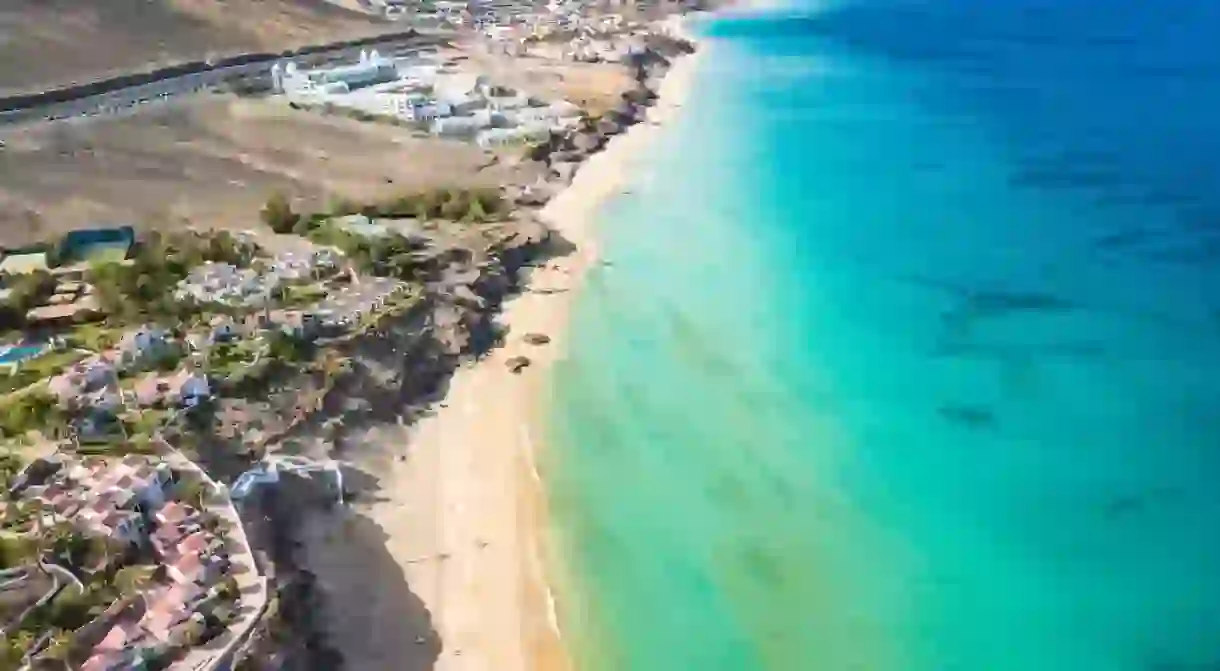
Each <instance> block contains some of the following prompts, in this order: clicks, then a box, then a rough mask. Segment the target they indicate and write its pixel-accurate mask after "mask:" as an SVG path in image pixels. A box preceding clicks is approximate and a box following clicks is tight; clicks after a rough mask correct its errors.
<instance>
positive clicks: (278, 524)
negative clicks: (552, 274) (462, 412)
mask: <svg viewBox="0 0 1220 671" xmlns="http://www.w3.org/2000/svg"><path fill="white" fill-rule="evenodd" d="M692 50H693V47H692V45H690V44H688V43H685V42H681V41H677V40H672V39H669V38H657V40H656V41H654V43H652V44H651V45H650V48H649V50H648V51H647V53H646V54H644V55H643V56H641V57H640V58H639V59H638V60H637V61H636V62H633V63H631V64H629V66H630V67H632V68H633V71H634V72H635V76H636V80H637V83H638V86H637V87H636V88H635V89H634V90H632V91H630V92H628V93H626V94H624V95H623V98H622V104H621V105H620V106H619V107H618V108H617V109H615V110H614V111H612V112H610V113H609V114H607V115H605V116H603V117H602V118H599V119H590V120H588V122H587V123H586V124H584V125H583V126H582V127H581V128H579V129H576V130H574V131H570V132H567V133H562V134H559V133H557V134H554V135H553V136H552V138H551V139H550V141H548V142H546V143H543V144H541V145H539V146H536V147H533V148H531V150H530V152H529V156H528V158H529V159H531V160H535V161H539V162H542V163H545V164H546V165H547V166H548V167H549V168H550V170H551V175H550V177H549V178H548V180H547V181H546V183H545V184H538V185H534V187H541V188H533V187H531V188H525V189H509V191H510V193H512V192H515V198H516V200H517V203H518V204H519V205H520V206H521V207H522V209H521V211H519V213H518V216H517V217H516V218H515V219H514V220H513V221H512V222H507V223H505V224H503V225H500V226H495V227H492V228H490V229H482V230H480V231H478V232H477V234H475V235H473V236H458V237H460V238H462V239H461V240H449V241H446V242H444V243H441V242H437V241H435V240H434V245H433V247H432V250H433V254H434V256H433V263H432V264H431V265H430V267H431V270H430V271H429V273H428V274H427V276H426V277H425V278H423V279H424V283H425V286H426V287H427V289H426V292H425V294H424V296H423V298H422V299H421V300H419V301H418V302H417V303H416V304H415V305H414V306H413V307H412V308H411V309H409V310H408V311H406V312H405V313H403V314H400V315H398V316H395V317H392V318H387V319H384V320H383V321H382V322H381V323H379V324H377V325H376V326H375V327H374V328H371V329H369V330H368V331H367V332H366V333H364V334H363V335H361V336H359V337H357V338H353V339H352V340H350V341H348V342H344V343H340V344H337V345H336V347H337V348H338V350H339V351H340V352H341V353H342V354H343V355H344V356H345V357H346V358H347V360H348V361H349V362H350V363H349V366H348V368H347V370H346V372H344V373H342V374H341V375H339V376H337V377H336V378H334V379H333V384H331V385H330V387H329V390H328V391H327V392H326V394H325V396H324V397H323V400H322V402H321V403H320V405H319V407H318V408H317V410H316V411H314V412H312V413H310V414H309V416H308V417H307V418H306V419H304V420H303V421H301V422H298V423H296V424H295V425H293V426H292V428H291V429H289V430H287V431H284V432H283V433H281V434H279V435H278V436H277V437H276V440H275V444H274V445H271V446H269V449H274V450H279V451H281V452H285V453H298V454H306V455H309V456H312V457H334V458H337V459H341V460H345V461H346V460H348V459H352V460H355V459H356V458H358V457H361V456H367V455H359V454H354V453H353V450H359V449H362V448H360V447H355V446H354V443H355V442H357V441H350V440H349V437H351V436H354V435H357V434H359V433H361V432H364V431H368V430H369V429H370V428H375V427H377V426H379V425H381V426H401V425H403V424H410V423H412V422H414V421H415V420H416V419H418V418H419V417H421V416H422V415H424V414H425V413H427V412H428V409H429V407H430V406H431V405H432V404H433V403H436V402H440V401H441V399H443V398H444V395H445V392H446V388H447V384H448V382H449V380H450V378H451V376H452V375H453V373H454V371H455V370H456V369H457V368H458V367H459V366H460V365H462V363H463V362H466V361H470V360H475V359H479V358H481V357H482V356H484V355H485V354H486V353H487V352H488V351H490V350H491V349H493V348H494V347H496V346H497V345H498V344H499V343H501V342H502V340H503V338H504V336H505V335H506V334H505V333H504V332H503V329H502V327H501V326H500V325H498V324H497V322H496V315H497V314H498V312H499V310H500V307H501V305H502V304H503V302H504V301H505V299H507V298H509V297H511V296H512V295H514V294H515V293H517V292H520V291H523V290H527V289H526V288H525V285H526V283H527V281H528V270H529V268H530V267H531V266H534V265H539V264H542V263H545V262H546V261H547V259H549V258H553V257H556V256H561V255H564V254H567V253H569V252H570V251H571V250H572V246H571V244H570V243H568V242H567V241H565V240H564V239H563V238H562V237H561V236H560V235H558V234H557V233H556V232H554V231H552V230H550V229H548V228H547V227H546V226H545V225H544V224H542V223H541V222H539V221H538V220H537V219H536V218H535V214H536V212H537V210H536V208H537V207H539V206H541V205H543V204H544V203H545V201H546V200H547V199H549V198H550V197H551V196H553V195H554V193H556V192H557V191H558V189H560V188H562V186H564V185H565V184H566V183H567V182H568V180H569V179H570V177H571V173H572V172H574V171H575V169H576V167H578V166H579V164H580V163H582V162H583V161H584V160H586V159H587V158H588V157H589V156H591V155H592V154H593V153H595V152H597V151H599V150H600V149H601V148H602V147H604V146H605V144H606V142H607V141H608V140H609V139H610V138H611V137H613V136H614V135H616V134H618V133H619V132H621V131H622V130H623V129H624V128H625V127H627V126H630V125H632V124H635V123H639V122H642V121H643V120H644V118H645V111H646V110H645V108H646V107H647V106H649V105H651V104H652V103H653V101H655V99H656V94H655V91H654V89H653V86H654V85H655V82H656V81H657V80H658V79H659V77H660V76H661V75H663V74H664V72H665V70H666V69H667V68H668V66H669V64H670V61H671V59H672V58H674V57H676V56H679V55H681V54H685V53H690V52H691V51H692ZM563 166H568V167H563ZM314 383H315V381H313V380H309V379H306V380H303V381H302V382H301V383H300V384H299V385H289V386H291V387H293V388H294V390H293V393H297V394H299V393H301V391H302V388H303V387H305V386H308V385H311V384H314ZM344 479H345V490H346V494H347V496H348V497H349V498H361V497H375V496H376V492H377V486H378V485H377V477H376V474H375V473H363V472H360V471H357V470H354V469H350V468H345V470H344ZM288 480H289V481H288V482H287V483H286V484H285V485H281V486H280V487H278V488H277V489H275V490H274V491H266V492H263V493H262V494H261V495H260V496H259V497H256V498H257V500H256V501H253V502H251V503H250V504H249V505H248V510H247V515H246V516H247V518H248V519H249V520H250V524H251V538H252V539H253V542H254V543H255V544H256V545H259V546H261V547H262V548H263V551H264V552H265V556H266V558H267V564H268V568H269V570H270V571H271V572H272V573H273V574H274V576H275V580H274V584H275V589H276V593H277V599H276V603H275V605H274V607H273V609H272V610H271V611H270V612H269V616H268V617H267V618H266V619H265V621H264V622H263V623H262V624H261V626H260V628H259V630H258V631H257V632H256V634H255V635H254V636H253V637H252V639H251V642H250V644H249V645H248V646H247V648H246V650H245V651H244V654H243V655H242V656H241V657H240V659H239V662H238V664H237V665H236V667H235V668H238V669H247V670H252V669H302V670H305V669H310V670H312V669H318V670H323V669H325V670H327V671H331V670H334V669H338V668H341V667H342V658H341V655H339V653H338V652H337V651H335V650H334V649H333V648H331V647H329V646H328V645H327V642H326V635H325V629H326V625H325V622H323V621H322V616H321V615H320V613H322V612H323V611H324V607H323V605H324V604H323V602H322V601H321V599H324V594H323V593H322V592H320V591H319V590H318V589H316V582H315V577H314V575H313V574H312V573H311V572H310V571H309V569H308V562H309V559H308V558H307V557H305V556H304V553H303V549H302V542H301V538H302V537H301V536H300V532H301V530H302V529H303V528H304V527H306V526H307V524H306V523H305V521H306V519H307V518H308V517H309V515H310V514H311V512H310V511H311V510H318V509H319V508H326V507H329V508H331V512H330V513H329V514H335V515H343V516H344V517H343V519H342V521H343V534H344V540H345V543H347V548H346V551H347V552H348V553H349V554H350V562H348V563H349V564H350V566H351V567H352V569H351V570H355V571H364V572H367V573H369V574H376V575H378V576H380V578H379V580H378V589H379V591H382V592H383V594H382V595H381V598H383V599H384V598H391V600H393V601H394V602H395V603H396V604H398V608H399V612H397V613H395V617H396V618H397V619H398V620H400V621H401V622H402V627H403V630H402V636H403V637H406V638H408V639H413V640H414V641H415V643H416V644H418V646H419V649H420V653H421V654H420V655H419V657H418V658H416V659H412V660H402V662H401V664H400V668H401V669H402V670H403V671H416V670H419V671H424V670H426V669H431V668H433V663H434V662H435V660H436V658H437V656H438V655H439V654H440V650H441V646H442V642H441V641H440V640H439V637H438V635H437V634H436V632H435V630H433V629H432V627H431V624H430V616H429V614H428V611H427V609H426V608H425V607H424V604H423V602H422V601H421V600H420V599H419V598H418V597H417V596H415V595H414V594H413V593H412V592H411V590H410V587H409V586H408V585H407V584H406V583H405V581H404V580H403V578H402V575H401V571H400V570H399V569H398V566H397V564H396V563H395V561H394V559H393V558H392V557H390V556H389V555H388V553H387V552H386V550H385V548H384V540H383V537H384V534H383V533H382V532H381V531H380V529H378V528H376V525H374V524H373V523H372V522H370V521H368V520H367V519H364V518H362V517H359V516H358V515H354V514H350V513H348V512H345V511H337V510H336V509H334V508H333V493H331V492H327V491H325V487H324V486H321V485H319V483H317V482H306V481H304V480H295V479H292V478H289V479H288ZM386 595H392V597H387V596H386ZM353 615H356V614H353Z"/></svg>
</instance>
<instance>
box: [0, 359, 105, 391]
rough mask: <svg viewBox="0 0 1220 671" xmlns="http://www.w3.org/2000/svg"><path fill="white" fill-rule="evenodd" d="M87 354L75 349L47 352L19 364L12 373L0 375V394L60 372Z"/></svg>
mask: <svg viewBox="0 0 1220 671" xmlns="http://www.w3.org/2000/svg"><path fill="white" fill-rule="evenodd" d="M86 356H87V355H86V354H84V353H82V352H78V351H76V350H65V351H62V352H47V353H46V354H43V355H42V356H38V357H35V358H33V359H30V360H29V361H26V362H24V363H23V364H21V367H20V368H18V369H17V371H16V372H15V373H13V374H12V375H8V376H4V377H0V394H9V393H12V392H14V391H17V390H20V389H25V388H26V387H28V386H30V385H32V384H34V383H36V382H38V381H40V380H46V379H48V378H51V377H54V376H55V375H58V374H59V373H61V372H62V371H63V370H64V369H65V368H67V367H68V366H70V365H72V364H74V363H76V362H77V361H80V360H81V359H84V358H85V357H86Z"/></svg>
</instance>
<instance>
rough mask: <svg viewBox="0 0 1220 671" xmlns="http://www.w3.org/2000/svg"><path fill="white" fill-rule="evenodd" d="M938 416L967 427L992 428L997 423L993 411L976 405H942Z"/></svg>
mask: <svg viewBox="0 0 1220 671" xmlns="http://www.w3.org/2000/svg"><path fill="white" fill-rule="evenodd" d="M939 412H940V416H941V417H942V418H944V419H945V420H946V421H948V422H951V423H953V424H957V425H958V426H963V427H965V428H968V429H992V428H995V426H996V424H997V419H996V416H995V413H994V412H992V411H991V410H989V409H987V408H984V407H982V406H977V405H957V404H950V405H942V406H941V407H940V410H939Z"/></svg>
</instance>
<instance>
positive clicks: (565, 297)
mask: <svg viewBox="0 0 1220 671" xmlns="http://www.w3.org/2000/svg"><path fill="white" fill-rule="evenodd" d="M698 55H699V52H698V51H696V52H695V53H693V54H690V55H686V56H681V57H678V58H675V59H674V60H673V62H672V64H671V66H670V67H669V69H668V70H667V71H666V73H665V75H664V77H663V79H662V80H661V83H660V85H659V87H658V90H657V94H658V97H657V100H656V101H655V103H654V105H653V106H651V107H650V108H649V109H648V110H647V113H646V119H645V120H644V121H642V122H641V123H637V124H635V125H632V126H631V127H629V128H628V129H626V130H625V131H624V132H623V133H622V134H621V135H618V136H616V137H614V138H613V139H611V140H610V141H609V142H608V143H607V145H606V147H605V148H604V149H603V150H602V151H600V152H597V153H596V154H593V155H591V156H590V157H589V158H588V159H587V160H586V161H585V162H584V163H583V164H582V165H581V166H580V168H579V169H578V170H577V171H576V174H575V176H574V178H573V180H572V182H571V184H569V185H568V186H567V187H566V188H564V189H563V190H562V191H560V192H559V193H558V194H557V195H556V196H555V197H554V198H552V199H551V200H550V201H549V202H548V203H547V204H546V205H545V207H543V209H542V211H541V212H540V213H539V217H540V219H541V220H542V221H544V222H545V223H546V224H547V225H548V226H550V227H551V228H552V229H554V230H555V232H556V233H557V234H558V235H559V236H560V237H561V238H563V239H564V240H566V241H568V242H570V243H571V244H572V245H573V246H574V247H575V249H574V251H572V252H571V253H569V254H567V255H565V256H559V257H555V258H552V259H550V260H548V261H546V262H545V263H544V264H542V265H540V266H539V267H537V268H534V269H532V270H531V271H530V274H529V277H528V278H526V281H525V282H524V283H523V284H524V288H523V291H522V293H521V294H520V295H518V296H516V297H513V298H511V299H510V300H508V301H506V302H505V304H504V306H503V309H502V310H501V312H500V314H499V317H498V319H497V321H498V322H499V323H500V324H502V325H503V326H505V327H507V328H508V330H509V332H508V336H507V339H506V342H505V344H504V345H503V346H502V347H500V348H498V349H495V350H493V351H491V352H490V353H489V354H488V355H487V356H486V357H485V358H483V359H482V360H480V361H477V362H473V363H468V364H465V365H463V366H462V367H461V368H459V369H458V370H457V371H456V372H455V373H454V375H453V378H452V380H451V381H450V383H449V389H448V393H446V394H445V395H444V398H443V399H442V400H441V401H440V402H439V403H438V404H437V405H436V406H435V407H434V410H435V412H434V414H432V415H431V416H429V417H426V418H424V419H422V420H420V421H419V422H418V423H416V424H415V425H413V426H409V427H403V428H402V429H401V430H400V431H395V432H394V435H393V436H385V437H384V438H383V439H382V440H384V441H394V442H398V441H401V442H402V443H406V444H407V445H408V449H407V456H406V457H405V458H402V457H400V458H397V459H395V458H390V457H387V458H385V459H383V460H379V461H378V463H376V464H375V467H376V474H375V475H376V477H377V478H378V479H379V480H380V481H381V487H380V491H379V493H378V495H379V498H378V499H376V500H374V501H373V502H371V503H368V504H357V505H356V507H357V508H358V509H359V513H360V514H362V515H364V516H365V517H367V518H368V520H370V521H371V522H372V523H373V524H375V525H376V526H377V527H379V528H380V530H381V531H382V534H383V538H384V544H385V552H386V553H387V554H388V556H389V558H391V559H392V562H393V564H396V565H397V567H398V568H400V569H401V571H402V573H403V575H404V576H405V578H406V582H407V584H408V585H409V586H410V589H411V591H412V592H413V593H414V594H415V595H418V598H419V601H421V602H422V606H423V607H424V608H425V609H426V611H427V614H428V616H429V620H430V627H431V629H432V630H434V631H435V634H436V638H437V639H439V642H440V646H439V648H440V649H439V654H438V653H437V651H436V650H435V649H431V648H432V646H431V645H429V644H425V643H422V642H421V641H420V640H416V641H410V640H402V641H398V642H387V641H386V640H384V639H385V638H387V637H388V636H389V635H390V633H389V632H388V631H376V630H380V629H381V628H382V627H385V626H386V625H385V624H382V625H380V626H369V625H368V624H367V623H366V624H364V625H362V624H361V623H360V622H359V620H362V619H364V618H363V617H362V618H347V621H346V622H337V621H335V619H334V618H328V620H330V621H331V624H332V626H331V627H329V628H330V629H331V630H332V636H333V640H334V642H335V643H336V644H337V647H338V648H339V649H341V650H343V651H344V653H345V657H348V659H347V660H346V662H347V663H348V664H349V665H350V668H362V669H363V668H369V669H374V668H396V669H397V668H401V669H414V668H436V669H439V670H441V671H465V670H470V671H484V670H485V669H497V670H498V671H569V670H570V669H572V668H573V663H572V658H571V656H570V652H571V651H569V650H568V649H566V648H565V645H564V641H563V640H562V636H561V632H560V626H559V617H558V612H560V611H562V608H563V602H562V595H559V598H558V603H557V597H556V595H555V594H554V593H553V591H552V587H553V586H554V584H555V581H553V580H551V579H550V578H553V577H555V576H556V571H562V558H561V557H559V558H557V559H556V560H555V562H554V563H558V564H560V566H554V565H552V562H551V561H549V560H550V559H551V558H552V557H554V556H555V554H554V553H550V552H549V550H550V549H551V548H550V545H549V543H550V540H551V539H550V536H551V534H550V526H549V521H548V515H547V491H546V488H545V483H544V481H543V475H542V473H540V469H539V466H538V461H539V457H540V454H541V451H542V450H543V449H545V442H544V441H543V440H542V437H543V436H545V433H546V422H545V418H546V412H547V410H548V408H549V407H550V403H551V402H552V400H553V399H552V396H551V392H550V382H551V377H550V376H551V372H552V366H553V364H554V363H555V362H556V361H557V360H558V359H560V358H562V357H563V356H564V355H565V353H566V351H567V346H568V342H567V336H568V333H569V329H568V327H569V320H570V311H571V308H572V305H573V303H574V300H575V297H576V295H577V294H578V293H579V289H580V288H581V286H582V284H583V280H584V278H585V276H586V274H587V272H588V271H589V270H590V269H591V268H593V267H594V266H595V265H596V264H597V263H598V262H599V255H598V244H597V230H596V226H597V221H596V218H597V215H598V213H599V212H600V211H601V209H602V207H603V205H604V204H605V203H606V201H607V199H608V198H610V197H611V196H613V195H615V194H617V193H619V192H620V191H621V190H622V189H623V188H624V187H625V186H627V184H628V183H629V182H630V180H631V178H632V174H631V172H630V169H631V168H632V167H633V165H634V164H635V163H636V161H637V160H638V159H639V158H640V157H641V156H642V155H644V152H646V151H647V149H648V146H649V145H650V144H651V143H652V141H653V140H655V139H656V137H657V135H658V134H659V133H661V132H663V129H664V128H665V126H666V122H667V121H668V120H669V119H671V118H672V117H673V115H674V114H675V113H676V112H677V111H678V110H680V109H681V107H682V104H683V101H684V99H685V97H686V93H687V92H688V90H689V88H690V85H691V83H692V81H693V77H692V75H693V74H694V72H695V67H696V64H697V62H698V58H697V57H698ZM529 333H541V334H545V335H547V336H549V338H550V342H549V343H548V344H545V345H530V344H528V343H526V342H524V340H523V336H525V335H526V334H529ZM519 356H527V357H529V359H530V360H531V365H530V366H529V367H527V368H525V369H524V370H523V371H521V373H520V374H514V373H512V372H510V370H509V369H508V367H507V365H506V362H507V361H508V360H510V359H512V358H514V357H519ZM377 596H381V597H383V598H384V599H390V598H391V596H392V595H377ZM372 600H373V601H374V602H373V603H370V604H369V606H370V609H371V614H372V620H373V621H376V620H379V619H380V620H383V621H384V620H385V619H392V618H383V617H378V613H381V612H392V611H393V608H394V607H395V606H394V605H393V604H387V603H382V601H383V599H382V598H376V596H374V597H372ZM353 620H355V622H353ZM394 626H395V625H394V623H393V622H390V623H389V628H391V629H392V628H393V627H394ZM398 633H399V634H401V635H402V638H404V639H405V638H408V637H407V636H406V635H405V633H404V632H401V631H399V632H398ZM413 644H417V645H413ZM351 651H356V654H354V655H351V656H349V653H350V652H351ZM414 651H418V652H417V653H416V654H414V655H413V654H412V653H413V652H414ZM414 657H419V658H421V660H420V663H416V664H413V663H412V658H414ZM424 657H427V658H430V659H434V660H435V666H432V665H431V664H428V665H427V666H426V667H425V666H424V664H423V663H422V662H423V659H422V658H424ZM430 659H429V660H428V661H430Z"/></svg>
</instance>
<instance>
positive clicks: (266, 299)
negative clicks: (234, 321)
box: [174, 247, 342, 308]
mask: <svg viewBox="0 0 1220 671" xmlns="http://www.w3.org/2000/svg"><path fill="white" fill-rule="evenodd" d="M341 262H342V255H341V254H340V253H339V252H338V251H336V250H334V249H331V248H328V247H319V248H317V249H314V250H312V251H308V252H304V251H299V250H290V251H285V252H282V253H280V254H278V255H276V256H275V257H274V258H272V259H270V260H269V261H268V262H266V263H261V264H257V265H256V266H255V267H252V268H238V267H237V266H234V265H232V264H229V263H216V262H208V263H204V264H202V265H200V266H198V267H196V268H194V269H192V270H191V272H190V274H189V275H187V276H186V277H185V278H184V279H183V280H182V281H180V282H179V283H178V286H177V287H175V289H174V298H175V299H177V300H191V301H194V302H196V303H198V304H201V305H207V304H214V303H219V304H222V305H228V306H230V307H247V308H253V307H261V306H264V305H267V304H269V303H271V302H272V300H273V298H274V294H275V292H276V290H277V289H278V288H280V287H281V286H282V285H284V284H288V283H292V282H299V281H302V280H309V279H316V278H318V277H320V276H322V275H323V274H326V273H330V272H333V271H334V270H335V269H336V268H338V267H339V265H340V264H341Z"/></svg>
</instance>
